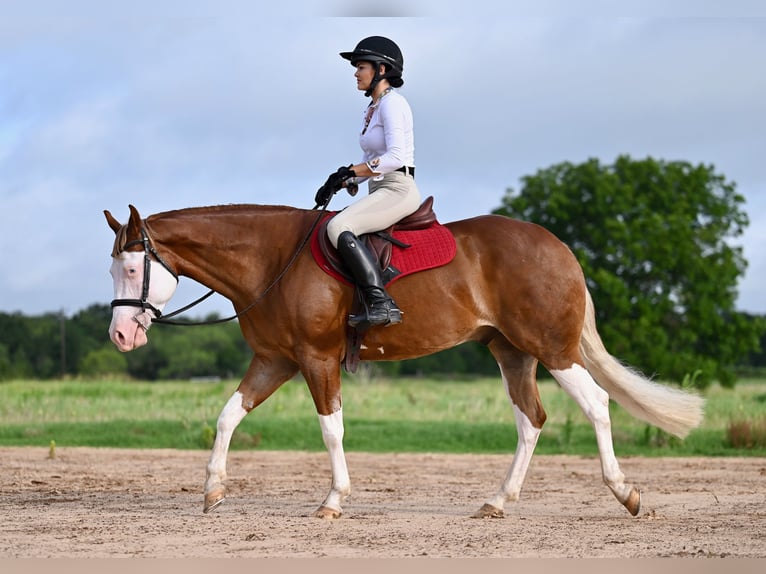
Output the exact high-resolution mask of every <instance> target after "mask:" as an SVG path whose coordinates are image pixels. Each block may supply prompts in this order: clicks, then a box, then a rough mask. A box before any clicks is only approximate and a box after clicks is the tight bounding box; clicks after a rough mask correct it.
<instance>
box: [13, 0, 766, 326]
mask: <svg viewBox="0 0 766 574" xmlns="http://www.w3.org/2000/svg"><path fill="white" fill-rule="evenodd" d="M123 4H125V6H122V5H123ZM128 4H129V6H128ZM262 4H263V5H264V6H261V5H262ZM266 4H272V6H265V5H266ZM721 4H724V3H720V2H712V1H705V0H698V1H696V2H691V1H689V2H686V1H683V2H682V1H672V0H671V1H664V2H659V1H654V0H644V1H643V2H606V1H600V2H599V1H591V2H586V1H583V2H577V3H568V2H564V1H563V0H562V1H560V2H558V1H552V0H548V1H546V0H539V1H537V2H514V1H499V2H489V1H482V0H476V1H474V2H471V3H466V2H456V1H454V0H440V1H421V2H413V1H412V0H409V1H406V2H405V1H403V0H388V1H387V2H369V1H367V0H358V1H357V2H348V1H347V0H338V1H331V0H328V1H325V2H316V1H309V0H303V1H300V0H285V1H282V2H279V3H265V2H248V1H244V0H241V1H239V0H219V1H217V2H201V1H193V0H187V1H186V2H180V1H166V2H147V1H145V0H135V1H131V2H130V3H109V2H96V1H83V0H72V1H69V2H65V3H64V2H54V1H52V0H49V1H43V0H25V1H24V2H20V1H9V0H0V14H2V15H3V16H2V18H1V19H0V207H1V209H0V263H2V273H1V274H0V312H6V313H12V312H21V313H24V314H27V315H38V314H42V313H47V312H62V313H65V314H66V315H68V316H71V315H73V314H74V313H76V312H78V311H80V310H82V309H84V308H86V307H88V306H90V305H92V304H96V303H99V304H108V302H109V301H110V300H111V299H112V282H111V278H110V276H109V273H108V270H109V265H110V257H109V254H110V252H111V248H112V243H113V239H114V234H113V232H112V231H111V230H110V229H109V228H108V226H107V225H106V221H105V219H104V216H103V213H102V212H103V210H104V209H108V210H110V211H111V212H112V214H113V215H115V217H117V219H119V220H120V221H125V220H126V219H127V217H128V205H129V204H133V205H135V206H136V207H137V208H138V210H139V212H140V213H141V214H142V215H143V216H148V215H150V214H152V213H157V212H160V211H166V210H172V209H180V208H184V207H192V206H204V205H217V204H229V203H259V204H284V205H292V206H295V207H303V208H311V207H313V205H314V203H313V198H314V193H315V192H316V190H317V188H318V187H319V185H321V184H322V183H323V182H324V180H325V178H326V177H327V175H328V174H329V173H330V172H332V171H334V170H335V169H336V168H337V167H338V166H340V165H348V164H349V163H352V162H354V163H356V162H358V161H359V159H360V157H361V151H360V149H359V146H358V135H357V134H358V129H359V125H360V118H361V115H362V113H363V110H364V108H365V106H366V104H367V99H366V98H365V97H364V95H363V94H362V93H361V92H358V91H357V90H356V83H355V79H354V76H353V73H354V70H353V68H352V67H351V66H350V65H349V63H348V62H347V61H345V60H342V59H341V58H340V56H339V55H338V53H339V52H341V51H350V50H352V49H353V48H354V46H355V45H356V43H357V42H358V41H359V40H361V39H362V38H364V37H366V36H371V35H384V36H388V37H390V38H391V39H393V40H394V41H396V42H397V43H398V44H399V46H400V47H401V49H402V51H403V53H404V58H405V67H404V80H405V83H404V86H403V87H402V88H401V90H400V91H401V93H402V94H403V95H405V97H406V98H407V99H408V101H409V103H410V105H411V107H412V109H413V113H414V117H415V146H416V152H415V154H416V165H417V181H418V186H419V188H420V191H421V193H422V195H423V196H424V197H425V196H428V195H433V196H434V197H435V205H434V208H435V210H436V213H437V216H438V217H439V220H440V221H442V222H447V221H452V220H456V219H463V218H467V217H473V216H477V215H482V214H486V213H489V212H491V211H492V210H493V209H495V208H497V207H499V206H500V204H501V200H502V197H503V196H504V195H505V193H506V191H507V189H508V188H513V189H516V190H518V189H519V188H520V186H521V178H522V177H524V176H526V175H533V174H534V173H536V172H537V171H538V170H540V169H545V168H547V167H550V166H552V165H555V164H558V163H561V162H565V161H567V162H572V163H580V162H584V161H586V160H588V159H590V158H597V159H599V160H600V161H601V162H602V163H604V164H610V163H612V162H613V161H614V160H615V159H616V158H617V157H618V156H619V155H629V156H631V157H633V158H634V159H644V158H646V157H653V158H655V159H661V160H665V161H676V160H679V161H688V162H691V163H693V164H705V165H712V166H714V168H715V171H716V173H718V174H722V175H724V176H725V177H726V179H727V180H728V181H732V182H734V183H736V186H737V191H738V192H739V193H741V194H742V195H743V196H744V197H745V204H744V205H743V209H744V210H745V211H746V212H747V214H748V216H749V219H750V226H749V227H748V229H747V231H746V233H745V234H744V235H743V236H741V237H739V238H736V239H735V240H734V244H736V245H740V246H742V247H743V249H744V255H745V258H746V259H747V261H748V264H749V265H748V269H747V272H746V274H745V275H744V277H743V278H742V279H741V281H740V283H739V285H738V291H739V299H738V302H737V308H738V310H741V311H747V312H750V313H766V297H764V296H763V295H762V292H761V291H762V289H761V286H762V285H764V283H765V282H766V249H764V247H765V246H766V73H764V62H766V8H762V7H761V6H760V5H761V4H762V3H761V2H757V1H755V2H749V1H744V0H743V1H730V2H726V3H725V7H719V5H721ZM349 201H350V200H349V199H348V198H347V196H345V195H344V194H338V195H337V196H335V199H334V200H333V203H332V204H331V208H332V209H339V208H342V207H344V206H345V205H347V204H348V203H349ZM205 292H206V289H205V288H204V287H202V286H200V285H198V284H195V283H194V282H193V281H191V280H189V279H182V280H181V285H180V286H179V289H178V291H177V293H176V295H175V297H174V299H173V300H172V301H171V303H170V304H169V305H168V307H167V310H168V311H170V310H172V309H175V308H177V307H180V306H182V305H185V304H186V303H188V302H189V301H191V300H192V299H193V298H196V297H197V296H199V295H201V294H203V293H205ZM231 310H232V308H231V305H230V304H229V303H228V302H227V301H225V300H223V299H222V298H220V299H217V298H216V297H214V298H213V299H212V300H211V301H209V302H207V303H205V304H204V305H203V306H201V307H199V308H197V309H196V310H194V311H192V312H191V316H194V317H197V316H202V315H203V314H205V313H207V312H209V311H216V312H219V313H221V314H230V313H231Z"/></svg>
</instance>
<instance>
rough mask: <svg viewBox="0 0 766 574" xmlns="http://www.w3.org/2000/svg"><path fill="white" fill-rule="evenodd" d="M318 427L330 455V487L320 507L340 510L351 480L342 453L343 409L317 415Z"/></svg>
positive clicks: (349, 488) (349, 490) (347, 493)
mask: <svg viewBox="0 0 766 574" xmlns="http://www.w3.org/2000/svg"><path fill="white" fill-rule="evenodd" d="M319 426H321V427H322V439H323V440H324V444H325V446H326V447H327V451H328V453H329V454H330V468H331V470H332V487H331V488H330V493H329V494H328V495H327V498H326V499H325V501H324V502H323V503H322V505H323V506H326V507H328V508H333V509H336V510H340V509H341V503H342V502H343V500H344V499H345V498H346V497H347V496H348V495H349V493H350V492H351V479H350V478H349V476H348V466H347V465H346V455H345V454H344V452H343V434H344V430H343V409H338V410H337V411H335V412H334V413H332V414H331V415H319Z"/></svg>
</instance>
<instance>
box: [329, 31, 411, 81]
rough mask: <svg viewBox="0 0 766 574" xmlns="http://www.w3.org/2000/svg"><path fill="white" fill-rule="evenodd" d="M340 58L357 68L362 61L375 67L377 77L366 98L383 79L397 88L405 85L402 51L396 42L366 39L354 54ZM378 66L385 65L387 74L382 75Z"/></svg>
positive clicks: (378, 37)
mask: <svg viewBox="0 0 766 574" xmlns="http://www.w3.org/2000/svg"><path fill="white" fill-rule="evenodd" d="M340 56H341V58H344V59H345V60H349V61H350V62H351V65H352V66H356V64H357V62H360V61H365V62H372V64H373V65H375V77H374V78H373V79H372V84H371V85H370V89H369V90H367V91H366V92H365V93H364V95H365V96H369V95H371V94H372V92H373V90H374V89H375V86H376V85H377V83H378V82H379V81H380V80H382V79H383V78H386V79H387V80H388V82H389V83H390V84H391V85H392V86H393V87H395V88H399V87H401V86H402V85H403V84H404V80H402V72H403V71H404V57H403V56H402V51H401V50H400V49H399V46H397V45H396V43H395V42H394V41H392V40H389V39H388V38H385V37H384V36H370V37H369V38H365V39H364V40H362V41H360V42H359V43H358V44H357V45H356V48H354V51H353V52H341V53H340ZM376 64H384V65H385V66H386V73H385V74H382V75H381V74H380V72H379V71H378V66H377V65H376Z"/></svg>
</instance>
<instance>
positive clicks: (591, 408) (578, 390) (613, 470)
mask: <svg viewBox="0 0 766 574" xmlns="http://www.w3.org/2000/svg"><path fill="white" fill-rule="evenodd" d="M549 370H550V373H551V374H552V375H553V377H554V378H555V379H556V381H558V383H559V385H561V388H563V389H564V390H565V391H566V392H567V393H568V394H569V395H570V396H571V397H572V398H573V399H574V400H575V402H577V404H578V405H580V408H581V409H582V410H583V412H584V413H585V416H587V417H588V420H590V422H591V424H592V425H593V429H594V430H595V431H596V442H597V443H598V451H599V455H600V457H601V473H602V475H603V477H604V482H605V483H606V485H607V486H608V487H609V488H610V489H611V491H612V492H613V493H614V495H615V496H616V497H617V500H619V501H620V502H621V503H622V504H623V505H624V506H625V508H627V509H628V512H630V513H631V514H632V515H633V516H636V515H637V514H638V511H639V509H640V507H641V493H640V491H639V490H638V489H637V488H636V487H634V486H631V485H629V484H625V475H623V474H622V471H621V470H620V465H619V464H618V462H617V457H616V456H615V455H614V446H613V444H612V425H611V421H610V418H609V395H608V394H607V392H606V391H605V390H604V389H602V388H601V387H599V386H598V385H597V384H596V381H594V380H593V377H591V376H590V373H588V371H587V370H586V369H585V368H584V367H581V366H580V365H577V364H573V365H572V366H571V367H570V368H568V369H564V370H556V369H549Z"/></svg>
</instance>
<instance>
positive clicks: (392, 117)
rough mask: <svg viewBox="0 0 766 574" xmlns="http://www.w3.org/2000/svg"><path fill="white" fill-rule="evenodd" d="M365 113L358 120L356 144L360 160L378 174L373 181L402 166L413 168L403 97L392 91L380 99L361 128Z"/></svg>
mask: <svg viewBox="0 0 766 574" xmlns="http://www.w3.org/2000/svg"><path fill="white" fill-rule="evenodd" d="M368 111H369V108H368V109H366V110H365V115H364V117H363V118H362V133H361V134H360V135H359V145H360V146H361V147H362V151H363V152H364V155H363V157H362V161H364V162H365V163H366V164H367V166H368V167H369V168H370V169H371V170H372V171H373V172H375V173H378V174H380V175H379V176H377V177H376V178H375V179H377V178H379V177H382V176H383V175H384V174H386V173H390V172H392V171H396V170H397V169H399V168H400V167H402V166H407V167H415V135H414V132H413V121H412V110H411V109H410V105H409V104H408V103H407V100H406V99H405V98H404V96H402V95H401V94H399V93H398V92H396V91H395V90H393V89H392V90H391V91H389V92H388V93H386V94H385V95H384V96H383V97H382V98H380V100H378V103H377V105H376V106H375V107H374V108H373V110H372V116H371V117H370V121H369V124H367V126H366V129H365V123H366V116H367V113H368Z"/></svg>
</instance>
